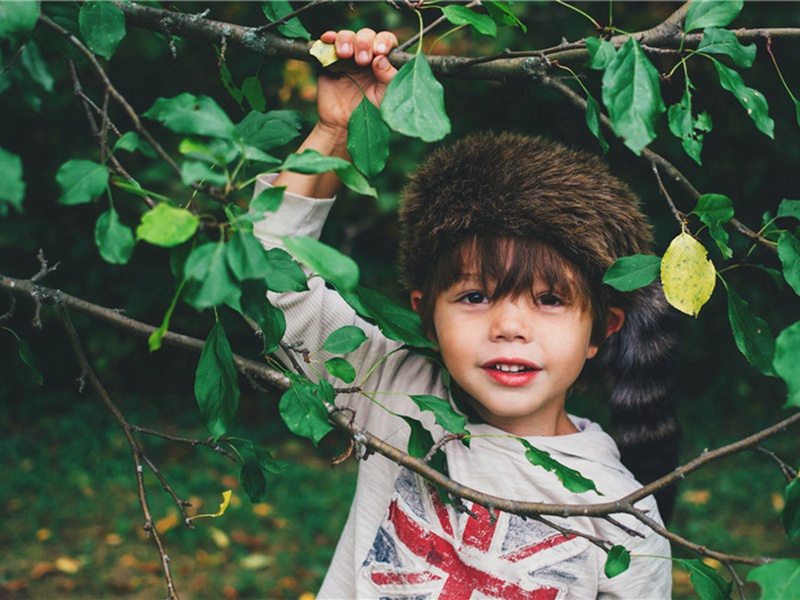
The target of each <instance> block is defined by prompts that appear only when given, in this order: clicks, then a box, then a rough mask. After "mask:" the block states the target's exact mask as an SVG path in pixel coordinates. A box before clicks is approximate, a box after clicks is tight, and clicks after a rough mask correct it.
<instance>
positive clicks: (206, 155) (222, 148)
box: [178, 138, 277, 183]
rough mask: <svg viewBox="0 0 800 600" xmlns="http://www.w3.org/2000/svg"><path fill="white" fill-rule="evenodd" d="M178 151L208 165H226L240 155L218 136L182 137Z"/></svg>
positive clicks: (231, 144) (233, 146)
mask: <svg viewBox="0 0 800 600" xmlns="http://www.w3.org/2000/svg"><path fill="white" fill-rule="evenodd" d="M178 152H180V153H181V154H183V155H184V156H185V157H187V158H192V159H196V160H200V161H203V162H205V163H208V164H210V165H227V164H228V163H230V162H231V161H233V159H235V158H237V157H238V156H240V155H241V151H240V150H239V149H238V148H237V147H236V146H235V145H234V144H233V143H231V142H229V141H228V140H222V139H219V138H212V139H210V140H202V141H201V140H197V139H194V138H184V139H182V140H181V143H180V145H179V146H178ZM276 160H277V159H276ZM184 183H185V182H184Z"/></svg>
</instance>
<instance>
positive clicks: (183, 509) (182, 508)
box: [139, 451, 194, 529]
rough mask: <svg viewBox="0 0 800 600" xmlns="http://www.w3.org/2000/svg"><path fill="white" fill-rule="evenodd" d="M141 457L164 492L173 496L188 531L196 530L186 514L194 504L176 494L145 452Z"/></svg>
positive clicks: (141, 453) (140, 454) (140, 453)
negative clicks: (188, 507) (187, 508)
mask: <svg viewBox="0 0 800 600" xmlns="http://www.w3.org/2000/svg"><path fill="white" fill-rule="evenodd" d="M139 457H140V458H141V459H142V460H143V461H144V462H145V463H147V466H148V467H150V470H151V471H152V472H153V475H155V476H156V478H158V481H160V482H161V487H162V488H164V491H165V492H167V493H168V494H169V495H170V496H172V500H173V501H174V502H175V504H176V506H177V507H178V510H179V511H180V513H181V517H182V518H183V524H184V525H186V528H187V529H194V525H193V524H192V520H191V519H190V518H189V515H188V514H187V513H186V507H187V506H191V505H192V503H191V502H187V501H186V500H184V499H183V498H181V497H180V496H178V494H176V493H175V490H173V489H172V486H171V485H170V484H169V482H168V481H167V480H166V478H165V477H164V476H163V475H162V474H161V471H159V470H158V467H156V465H155V463H154V462H153V461H152V460H150V458H149V457H148V456H147V455H146V454H145V453H144V452H141V451H140V452H139Z"/></svg>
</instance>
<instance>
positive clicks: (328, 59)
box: [309, 40, 339, 67]
mask: <svg viewBox="0 0 800 600" xmlns="http://www.w3.org/2000/svg"><path fill="white" fill-rule="evenodd" d="M309 52H310V53H311V56H314V57H316V59H317V60H318V61H319V62H320V64H321V65H322V66H323V67H327V66H328V65H332V64H333V63H335V62H336V61H337V60H339V55H338V54H336V47H335V46H334V45H333V44H326V43H325V42H323V41H322V40H317V41H316V42H314V43H313V44H311V50H309Z"/></svg>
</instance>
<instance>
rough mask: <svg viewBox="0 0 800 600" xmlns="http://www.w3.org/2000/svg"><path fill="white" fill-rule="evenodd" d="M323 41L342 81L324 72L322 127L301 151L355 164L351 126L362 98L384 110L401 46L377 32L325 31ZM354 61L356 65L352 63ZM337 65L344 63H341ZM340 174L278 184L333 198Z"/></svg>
mask: <svg viewBox="0 0 800 600" xmlns="http://www.w3.org/2000/svg"><path fill="white" fill-rule="evenodd" d="M320 39H321V40H322V41H323V42H325V43H328V44H334V45H335V47H336V53H337V54H338V56H339V57H340V58H341V59H343V60H346V61H348V63H349V64H348V63H342V65H341V66H340V67H339V70H338V76H335V75H334V74H333V73H329V72H323V73H322V74H321V75H320V76H319V81H318V87H317V108H318V110H319V122H318V123H317V124H316V126H315V127H314V129H313V130H312V131H311V133H310V134H309V135H308V137H307V138H306V140H305V141H304V142H303V144H302V145H301V146H300V148H299V150H298V152H303V151H304V150H309V149H311V150H316V151H317V152H319V153H320V154H324V155H325V156H335V157H337V158H344V159H346V160H349V159H350V155H349V153H348V152H347V123H348V121H349V120H350V115H351V114H352V113H353V111H354V110H355V109H356V107H357V106H358V104H359V103H360V102H361V99H362V97H363V96H362V90H363V93H364V94H366V95H367V98H369V100H370V101H371V102H372V103H373V104H375V106H380V103H381V100H383V96H384V94H385V93H386V87H387V85H388V84H389V82H390V81H391V80H392V78H393V77H394V76H395V74H396V73H397V69H395V68H394V67H393V66H392V65H391V63H390V62H389V59H388V58H386V56H387V55H388V54H389V53H390V52H391V51H392V49H393V48H394V47H395V46H397V38H396V37H395V35H394V34H393V33H391V32H388V31H382V32H380V33H375V32H374V31H373V30H372V29H361V30H360V31H358V32H357V33H356V32H353V31H349V30H344V31H339V32H336V31H326V32H325V33H324V34H322V36H321V37H320ZM349 59H353V61H354V64H353V63H350V62H349ZM336 64H337V65H338V64H339V63H336ZM340 183H341V182H340V181H339V178H338V177H337V176H336V174H335V173H333V172H330V173H324V174H322V175H301V174H299V173H292V172H288V171H284V172H283V173H281V174H280V175H279V176H278V178H277V179H276V180H275V182H274V185H276V186H286V188H287V191H288V192H291V193H294V194H298V195H301V196H306V197H309V198H330V197H331V196H333V195H335V194H336V191H337V190H338V188H339V185H340Z"/></svg>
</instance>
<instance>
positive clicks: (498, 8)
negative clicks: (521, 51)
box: [483, 1, 528, 33]
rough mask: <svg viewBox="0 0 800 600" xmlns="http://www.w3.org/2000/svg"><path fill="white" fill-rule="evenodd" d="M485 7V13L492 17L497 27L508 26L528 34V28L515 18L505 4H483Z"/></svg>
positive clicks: (490, 2) (489, 2)
mask: <svg viewBox="0 0 800 600" xmlns="http://www.w3.org/2000/svg"><path fill="white" fill-rule="evenodd" d="M483 6H485V7H486V12H488V13H489V16H490V17H492V19H493V20H494V22H495V23H497V24H498V25H510V26H511V27H519V28H520V29H522V33H528V28H527V27H526V26H525V24H524V23H523V22H522V21H520V20H519V19H518V18H517V15H515V14H514V13H513V12H511V9H510V8H509V7H508V6H507V5H506V4H505V2H492V1H488V2H483Z"/></svg>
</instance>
